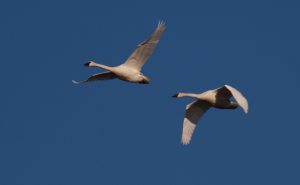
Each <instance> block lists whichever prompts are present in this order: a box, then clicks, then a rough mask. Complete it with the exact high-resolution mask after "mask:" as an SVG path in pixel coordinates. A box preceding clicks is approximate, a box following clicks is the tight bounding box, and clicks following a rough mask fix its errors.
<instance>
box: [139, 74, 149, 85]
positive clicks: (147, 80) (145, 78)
mask: <svg viewBox="0 0 300 185" xmlns="http://www.w3.org/2000/svg"><path fill="white" fill-rule="evenodd" d="M150 81H151V80H150V78H148V77H146V76H144V75H141V80H140V82H139V83H140V84H149V83H150Z"/></svg>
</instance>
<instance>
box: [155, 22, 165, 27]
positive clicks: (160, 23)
mask: <svg viewBox="0 0 300 185" xmlns="http://www.w3.org/2000/svg"><path fill="white" fill-rule="evenodd" d="M157 27H166V22H165V21H163V20H159V21H158V26H157Z"/></svg>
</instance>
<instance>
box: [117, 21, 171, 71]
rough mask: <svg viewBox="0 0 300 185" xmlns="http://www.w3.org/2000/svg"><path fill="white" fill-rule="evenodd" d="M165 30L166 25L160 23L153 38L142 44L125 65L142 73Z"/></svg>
mask: <svg viewBox="0 0 300 185" xmlns="http://www.w3.org/2000/svg"><path fill="white" fill-rule="evenodd" d="M165 29H166V26H165V23H164V22H163V21H160V22H159V23H158V26H157V28H156V30H155V32H154V33H153V34H152V35H151V37H150V38H148V39H147V40H145V41H144V42H142V43H140V44H139V45H138V46H137V48H136V49H135V50H134V52H133V53H132V54H131V55H130V57H129V58H128V59H127V60H126V62H125V63H124V64H123V65H125V66H128V67H131V68H134V69H137V70H139V71H141V69H142V67H143V65H144V64H145V63H146V61H147V59H148V58H149V57H150V55H151V54H152V52H153V51H154V49H155V47H156V45H157V43H158V42H159V39H160V37H161V35H162V34H163V32H164V31H165Z"/></svg>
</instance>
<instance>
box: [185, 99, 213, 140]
mask: <svg viewBox="0 0 300 185" xmlns="http://www.w3.org/2000/svg"><path fill="white" fill-rule="evenodd" d="M210 107H211V105H210V104H209V103H207V102H205V101H202V100H196V101H194V102H192V103H190V104H188V105H187V106H186V109H185V117H184V120H183V129H182V138H181V143H182V144H184V145H187V144H189V143H190V140H191V138H192V135H193V132H194V130H195V128H196V125H197V122H198V121H199V119H200V118H201V117H202V116H203V115H204V113H205V112H206V111H207V110H208V109H209V108H210Z"/></svg>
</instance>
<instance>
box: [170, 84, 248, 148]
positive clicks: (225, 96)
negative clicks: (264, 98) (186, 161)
mask: <svg viewBox="0 0 300 185" xmlns="http://www.w3.org/2000/svg"><path fill="white" fill-rule="evenodd" d="M232 96H233V97H234V99H235V100H236V102H232V101H230V98H231V97H232ZM173 97H175V98H182V97H192V98H196V99H197V100H196V101H194V102H192V103H190V104H188V105H187V106H186V108H185V117H184V120H183V129H182V137H181V143H182V144H184V145H187V144H189V143H190V141H191V138H192V135H193V132H194V130H195V128H196V125H197V122H198V121H199V119H200V118H201V117H202V116H203V115H204V113H205V112H206V111H207V110H208V109H209V108H210V107H215V108H218V109H236V108H237V107H238V106H240V107H241V108H242V109H243V110H244V112H245V113H248V101H247V99H246V98H245V97H244V96H243V95H242V94H241V93H240V92H239V91H238V90H237V89H235V88H233V87H231V86H229V85H224V86H223V87H220V88H218V89H214V90H209V91H206V92H204V93H201V94H192V93H177V94H175V95H174V96H173Z"/></svg>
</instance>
